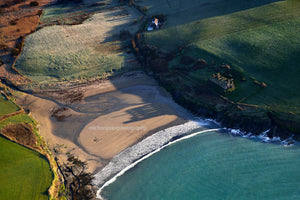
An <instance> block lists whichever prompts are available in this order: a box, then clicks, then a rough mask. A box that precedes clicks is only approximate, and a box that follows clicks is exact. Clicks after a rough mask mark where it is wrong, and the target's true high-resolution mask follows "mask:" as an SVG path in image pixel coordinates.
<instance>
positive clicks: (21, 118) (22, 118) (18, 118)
mask: <svg viewBox="0 0 300 200" xmlns="http://www.w3.org/2000/svg"><path fill="white" fill-rule="evenodd" d="M18 123H28V124H35V123H36V122H34V121H33V120H32V118H31V117H29V116H28V115H27V114H19V115H14V116H12V117H10V118H8V119H5V120H3V121H1V122H0V129H1V128H2V127H4V126H6V125H9V124H18Z"/></svg>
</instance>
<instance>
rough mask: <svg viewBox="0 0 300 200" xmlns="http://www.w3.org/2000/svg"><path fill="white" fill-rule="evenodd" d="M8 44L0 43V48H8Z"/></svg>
mask: <svg viewBox="0 0 300 200" xmlns="http://www.w3.org/2000/svg"><path fill="white" fill-rule="evenodd" d="M7 49H8V46H7V45H6V44H0V50H7Z"/></svg>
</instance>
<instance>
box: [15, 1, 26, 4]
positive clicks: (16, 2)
mask: <svg viewBox="0 0 300 200" xmlns="http://www.w3.org/2000/svg"><path fill="white" fill-rule="evenodd" d="M24 1H25V0H14V4H18V3H22V2H24Z"/></svg>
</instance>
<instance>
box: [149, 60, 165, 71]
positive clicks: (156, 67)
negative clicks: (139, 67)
mask: <svg viewBox="0 0 300 200" xmlns="http://www.w3.org/2000/svg"><path fill="white" fill-rule="evenodd" d="M151 69H152V70H153V71H154V72H168V71H169V67H168V61H166V60H165V59H163V58H156V59H155V60H153V61H152V62H151Z"/></svg>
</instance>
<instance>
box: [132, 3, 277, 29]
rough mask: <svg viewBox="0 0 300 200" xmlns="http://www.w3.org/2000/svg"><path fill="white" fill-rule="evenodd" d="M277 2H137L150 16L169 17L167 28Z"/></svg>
mask: <svg viewBox="0 0 300 200" xmlns="http://www.w3.org/2000/svg"><path fill="white" fill-rule="evenodd" d="M276 1H278V0H260V1H253V0H244V1H241V0H229V1H228V0H197V1H195V0H173V1H170V0H136V2H137V4H138V5H140V6H141V7H145V8H146V9H147V14H148V15H149V16H152V15H159V14H163V15H165V16H166V17H167V24H166V27H173V26H178V25H183V24H188V23H191V22H193V21H198V20H200V19H205V18H211V17H215V16H223V15H226V14H230V13H234V12H237V11H241V10H247V9H250V8H253V7H258V6H262V5H265V4H269V3H272V2H276Z"/></svg>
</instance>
